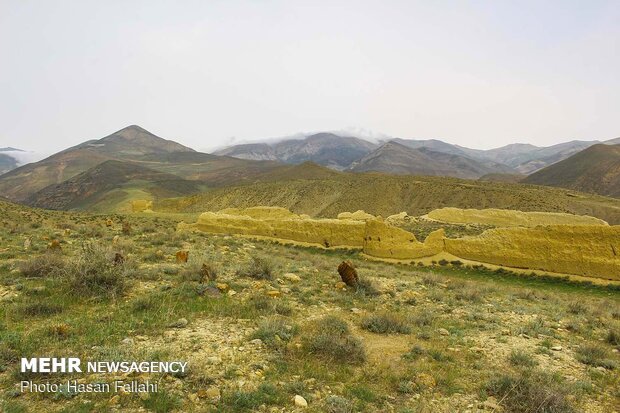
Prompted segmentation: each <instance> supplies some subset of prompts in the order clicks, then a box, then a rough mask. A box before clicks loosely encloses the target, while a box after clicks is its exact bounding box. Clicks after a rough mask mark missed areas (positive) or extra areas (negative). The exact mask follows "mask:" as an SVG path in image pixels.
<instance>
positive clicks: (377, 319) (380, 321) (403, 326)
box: [362, 313, 411, 334]
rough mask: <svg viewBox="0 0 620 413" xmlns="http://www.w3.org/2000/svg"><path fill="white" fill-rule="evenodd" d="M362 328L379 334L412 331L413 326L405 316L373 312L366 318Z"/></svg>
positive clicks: (407, 332)
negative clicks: (410, 325)
mask: <svg viewBox="0 0 620 413" xmlns="http://www.w3.org/2000/svg"><path fill="white" fill-rule="evenodd" d="M362 328H363V329H365V330H368V331H370V332H372V333H377V334H390V333H398V334H409V333H411V327H409V325H408V324H407V321H406V320H405V319H404V318H403V317H401V316H398V315H394V314H388V313H383V314H373V315H370V316H368V317H366V318H364V319H363V320H362Z"/></svg>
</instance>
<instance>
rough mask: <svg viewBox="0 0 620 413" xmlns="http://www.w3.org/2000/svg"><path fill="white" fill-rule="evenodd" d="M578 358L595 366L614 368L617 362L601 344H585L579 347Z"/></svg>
mask: <svg viewBox="0 0 620 413" xmlns="http://www.w3.org/2000/svg"><path fill="white" fill-rule="evenodd" d="M577 360H579V361H580V362H582V363H583V364H588V365H590V366H594V367H604V368H606V369H610V370H612V369H614V368H616V367H617V365H616V362H615V361H614V360H611V359H610V358H609V353H608V352H607V349H606V348H605V347H603V346H601V345H600V344H584V345H582V346H580V347H579V348H578V349H577Z"/></svg>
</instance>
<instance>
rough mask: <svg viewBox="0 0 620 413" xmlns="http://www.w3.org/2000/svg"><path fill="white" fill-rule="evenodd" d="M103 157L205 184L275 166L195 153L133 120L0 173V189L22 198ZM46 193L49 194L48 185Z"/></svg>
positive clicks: (251, 175) (240, 177) (248, 176)
mask: <svg viewBox="0 0 620 413" xmlns="http://www.w3.org/2000/svg"><path fill="white" fill-rule="evenodd" d="M109 160H119V161H132V162H134V163H140V164H141V165H143V166H145V167H147V168H151V169H155V170H158V171H161V172H165V173H169V174H173V175H177V176H178V177H180V178H183V179H189V180H200V181H205V182H208V183H209V184H210V185H222V184H226V183H230V182H238V181H243V180H245V179H253V178H254V177H255V176H257V175H260V174H261V173H263V172H269V171H271V170H273V169H274V168H276V167H278V164H277V163H274V162H254V161H247V160H241V159H235V158H230V157H221V156H220V157H218V156H215V155H209V154H205V153H200V152H195V151H194V150H193V149H191V148H188V147H185V146H183V145H181V144H178V143H176V142H173V141H169V140H166V139H162V138H160V137H158V136H155V135H153V134H152V133H150V132H148V131H146V130H144V129H142V128H140V127H139V126H135V125H134V126H129V127H127V128H124V129H121V130H120V131H118V132H115V133H113V134H111V135H109V136H106V137H105V138H102V139H98V140H89V141H86V142H83V143H81V144H79V145H76V146H74V147H71V148H68V149H65V150H63V151H61V152H58V153H56V154H54V155H52V156H50V157H48V158H46V159H43V160H41V161H39V162H34V163H30V164H26V165H24V166H21V167H18V168H16V169H14V170H12V171H10V172H8V173H6V174H4V175H2V176H0V193H2V194H3V195H4V196H6V197H7V198H9V199H11V200H13V201H19V202H23V201H25V200H26V199H28V197H30V196H32V195H33V194H34V193H36V192H38V191H40V190H42V189H44V188H46V187H48V186H50V185H54V184H60V183H62V182H63V181H65V180H67V179H70V178H72V177H74V176H76V175H78V174H80V173H82V172H85V171H88V170H89V169H91V168H93V167H95V166H97V165H99V164H101V163H102V162H105V161H109ZM46 193H48V194H49V190H48V191H47V192H46Z"/></svg>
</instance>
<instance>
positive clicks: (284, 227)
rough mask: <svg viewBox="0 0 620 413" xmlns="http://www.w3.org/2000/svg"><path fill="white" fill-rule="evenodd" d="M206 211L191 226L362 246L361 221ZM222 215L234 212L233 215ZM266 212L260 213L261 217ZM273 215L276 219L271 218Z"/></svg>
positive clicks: (295, 239)
mask: <svg viewBox="0 0 620 413" xmlns="http://www.w3.org/2000/svg"><path fill="white" fill-rule="evenodd" d="M248 209H251V210H253V211H249V212H248V211H247V210H235V211H231V210H224V211H221V212H217V213H216V212H205V213H203V214H201V215H200V217H199V218H198V222H196V224H192V225H190V227H193V228H196V229H200V230H202V231H205V232H212V233H218V234H241V235H256V236H264V237H271V238H279V239H284V240H291V241H298V242H305V243H310V244H317V245H323V246H325V247H333V246H339V247H358V248H361V247H362V246H363V244H364V227H365V224H364V222H361V221H353V220H341V219H308V218H305V217H301V216H299V215H297V214H293V213H292V212H288V211H287V210H283V211H278V210H282V208H278V209H277V210H276V209H269V212H268V213H267V214H266V215H267V217H266V218H264V219H259V218H253V217H250V216H249V215H247V214H248V213H249V214H254V216H258V214H255V213H256V212H257V211H256V210H255V209H253V208H248ZM284 211H286V212H287V213H286V212H284ZM223 212H235V215H231V214H229V213H223ZM263 212H265V211H262V212H260V213H261V214H262V213H263ZM274 216H275V217H274Z"/></svg>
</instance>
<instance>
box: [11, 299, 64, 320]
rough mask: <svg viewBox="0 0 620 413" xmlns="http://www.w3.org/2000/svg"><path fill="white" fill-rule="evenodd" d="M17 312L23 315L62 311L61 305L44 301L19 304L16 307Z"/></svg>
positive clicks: (32, 315) (45, 314)
mask: <svg viewBox="0 0 620 413" xmlns="http://www.w3.org/2000/svg"><path fill="white" fill-rule="evenodd" d="M17 312H18V313H19V314H22V315H24V316H28V317H36V316H49V315H53V314H58V313H61V312H62V307H61V306H60V305H58V304H51V303H45V302H39V303H27V304H21V305H19V306H18V307H17Z"/></svg>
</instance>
